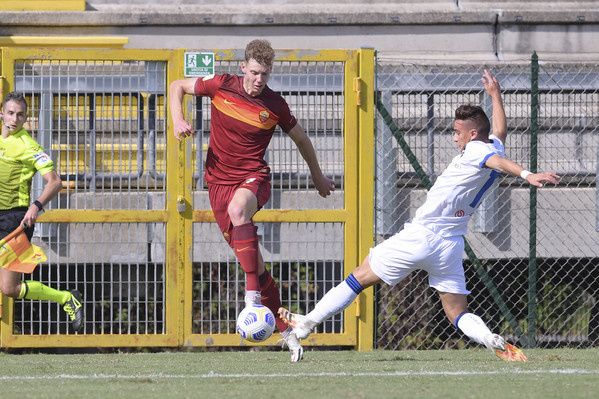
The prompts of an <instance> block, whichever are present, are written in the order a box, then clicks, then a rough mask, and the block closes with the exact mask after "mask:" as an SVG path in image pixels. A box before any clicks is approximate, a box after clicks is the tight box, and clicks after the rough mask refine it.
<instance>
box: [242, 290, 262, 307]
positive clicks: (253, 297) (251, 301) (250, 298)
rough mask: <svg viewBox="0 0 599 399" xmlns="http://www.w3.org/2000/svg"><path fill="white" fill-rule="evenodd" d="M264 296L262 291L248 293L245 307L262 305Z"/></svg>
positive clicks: (246, 293)
mask: <svg viewBox="0 0 599 399" xmlns="http://www.w3.org/2000/svg"><path fill="white" fill-rule="evenodd" d="M261 304H262V296H261V293H260V291H246V292H245V306H250V305H261Z"/></svg>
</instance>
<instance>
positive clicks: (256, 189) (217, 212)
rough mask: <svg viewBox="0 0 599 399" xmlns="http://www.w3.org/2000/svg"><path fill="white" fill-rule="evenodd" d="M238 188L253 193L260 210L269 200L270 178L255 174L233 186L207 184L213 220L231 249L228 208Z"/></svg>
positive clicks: (231, 230) (231, 233) (231, 234)
mask: <svg viewBox="0 0 599 399" xmlns="http://www.w3.org/2000/svg"><path fill="white" fill-rule="evenodd" d="M240 188H246V189H248V190H250V191H251V192H252V193H254V195H255V196H256V199H257V200H258V210H260V208H262V207H263V206H264V204H266V203H267V202H268V200H269V199H270V176H269V175H267V174H264V173H256V174H254V175H250V176H248V178H247V179H246V180H245V181H243V182H241V183H239V184H235V185H224V184H215V183H208V195H209V197H210V206H211V207H212V212H213V213H214V218H215V219H216V223H218V227H219V228H220V231H221V232H222V233H223V236H224V237H225V240H227V243H228V244H229V246H231V248H232V247H233V239H232V236H233V224H231V217H230V216H229V212H228V208H229V203H230V202H231V199H233V195H235V192H236V191H237V190H238V189H240Z"/></svg>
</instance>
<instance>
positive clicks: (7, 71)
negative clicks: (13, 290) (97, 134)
mask: <svg viewBox="0 0 599 399" xmlns="http://www.w3.org/2000/svg"><path fill="white" fill-rule="evenodd" d="M0 66H1V67H2V71H1V72H2V73H1V74H2V79H1V80H0V90H1V91H0V100H1V101H4V93H5V91H6V92H10V91H11V90H12V87H11V82H14V60H13V59H12V58H11V54H10V51H7V50H6V49H4V48H3V49H2V52H1V54H0ZM13 308H14V301H13V300H12V299H10V298H9V297H7V296H6V295H4V294H3V293H1V292H0V346H3V343H4V342H6V341H7V339H8V338H9V337H10V335H12V332H13V328H14V327H13Z"/></svg>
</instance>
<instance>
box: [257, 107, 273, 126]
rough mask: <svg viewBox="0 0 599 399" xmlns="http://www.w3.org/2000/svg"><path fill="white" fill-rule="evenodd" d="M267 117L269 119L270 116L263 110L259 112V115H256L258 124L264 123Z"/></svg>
mask: <svg viewBox="0 0 599 399" xmlns="http://www.w3.org/2000/svg"><path fill="white" fill-rule="evenodd" d="M269 117H270V114H269V113H268V111H267V110H265V109H263V110H262V111H260V113H259V114H258V118H259V119H260V122H262V123H264V122H266V121H267V120H268V118H269Z"/></svg>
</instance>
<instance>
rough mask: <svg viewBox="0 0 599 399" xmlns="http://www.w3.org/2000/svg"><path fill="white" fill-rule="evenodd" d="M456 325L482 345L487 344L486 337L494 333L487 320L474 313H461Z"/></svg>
mask: <svg viewBox="0 0 599 399" xmlns="http://www.w3.org/2000/svg"><path fill="white" fill-rule="evenodd" d="M456 327H458V328H459V329H460V330H462V332H463V333H464V334H466V335H467V336H469V337H470V338H472V339H473V340H474V341H476V342H478V343H479V344H481V345H485V337H486V336H488V335H489V334H492V333H491V330H489V327H487V325H486V324H485V322H484V321H483V320H482V319H481V318H480V317H478V316H477V315H475V314H473V313H463V314H462V315H460V316H459V317H458V321H457V323H456Z"/></svg>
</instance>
